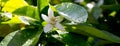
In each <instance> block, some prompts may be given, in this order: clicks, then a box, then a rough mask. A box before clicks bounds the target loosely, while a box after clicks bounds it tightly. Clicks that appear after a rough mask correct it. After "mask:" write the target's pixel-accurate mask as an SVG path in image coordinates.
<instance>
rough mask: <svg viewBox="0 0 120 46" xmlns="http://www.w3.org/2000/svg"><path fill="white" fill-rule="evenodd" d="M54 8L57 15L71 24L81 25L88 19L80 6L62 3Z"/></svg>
mask: <svg viewBox="0 0 120 46" xmlns="http://www.w3.org/2000/svg"><path fill="white" fill-rule="evenodd" d="M55 7H56V9H57V12H58V13H59V14H61V15H62V16H63V17H65V18H66V19H68V20H70V21H72V22H75V23H83V22H86V20H87V18H88V13H87V11H86V10H85V8H83V7H82V6H79V5H76V4H73V3H62V4H58V5H56V6H55Z"/></svg>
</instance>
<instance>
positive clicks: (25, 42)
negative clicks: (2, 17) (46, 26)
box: [0, 29, 41, 46]
mask: <svg viewBox="0 0 120 46" xmlns="http://www.w3.org/2000/svg"><path fill="white" fill-rule="evenodd" d="M40 35H41V31H39V30H38V29H24V30H18V31H14V32H12V33H10V34H8V35H7V36H6V37H5V38H4V39H3V40H2V41H1V43H0V46H35V44H36V43H37V41H38V39H39V37H40Z"/></svg>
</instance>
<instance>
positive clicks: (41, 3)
mask: <svg viewBox="0 0 120 46" xmlns="http://www.w3.org/2000/svg"><path fill="white" fill-rule="evenodd" d="M48 5H49V0H38V9H39V11H40V12H41V11H42V10H43V9H44V8H45V7H46V6H48Z"/></svg>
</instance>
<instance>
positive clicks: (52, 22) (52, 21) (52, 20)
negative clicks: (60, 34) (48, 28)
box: [50, 17, 57, 25]
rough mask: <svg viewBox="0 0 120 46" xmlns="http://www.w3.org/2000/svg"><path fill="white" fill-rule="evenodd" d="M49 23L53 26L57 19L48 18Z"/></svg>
mask: <svg viewBox="0 0 120 46" xmlns="http://www.w3.org/2000/svg"><path fill="white" fill-rule="evenodd" d="M50 20H51V22H50V24H52V25H55V24H56V22H57V19H56V18H55V17H52V18H50Z"/></svg>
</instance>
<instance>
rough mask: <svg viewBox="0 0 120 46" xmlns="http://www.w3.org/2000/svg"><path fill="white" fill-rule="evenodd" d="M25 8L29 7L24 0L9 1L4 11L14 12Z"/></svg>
mask: <svg viewBox="0 0 120 46" xmlns="http://www.w3.org/2000/svg"><path fill="white" fill-rule="evenodd" d="M23 6H28V4H27V3H26V2H25V1H24V0H9V1H7V2H6V3H5V5H4V7H3V8H2V11H8V12H13V11H14V10H16V9H18V8H20V7H23Z"/></svg>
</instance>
